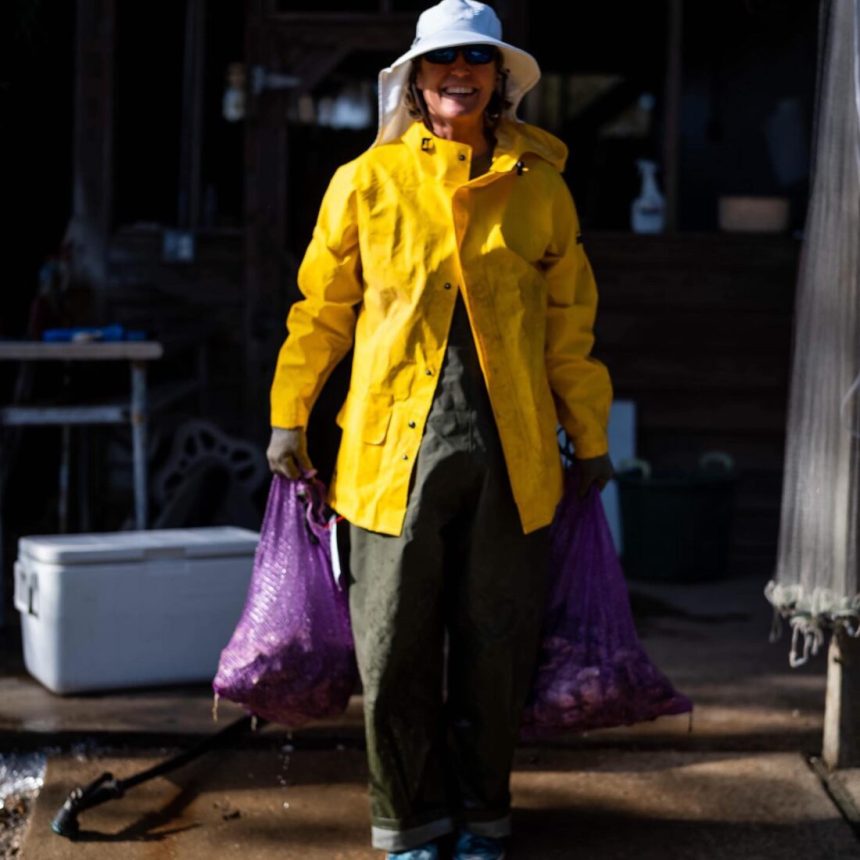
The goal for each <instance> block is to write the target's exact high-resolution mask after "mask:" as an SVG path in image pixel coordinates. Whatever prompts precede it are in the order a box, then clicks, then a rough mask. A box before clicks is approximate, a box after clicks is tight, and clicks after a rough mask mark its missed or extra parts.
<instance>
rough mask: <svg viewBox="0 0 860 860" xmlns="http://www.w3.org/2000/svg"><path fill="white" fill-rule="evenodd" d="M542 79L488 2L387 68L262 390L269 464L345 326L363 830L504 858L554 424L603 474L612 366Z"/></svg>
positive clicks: (461, 1) (302, 414) (300, 417)
mask: <svg viewBox="0 0 860 860" xmlns="http://www.w3.org/2000/svg"><path fill="white" fill-rule="evenodd" d="M539 76H540V71H539V69H538V66H537V63H536V61H535V60H534V58H533V57H531V56H530V55H529V54H527V53H525V52H524V51H521V50H519V49H517V48H514V47H512V46H511V45H508V44H506V43H505V42H503V41H502V40H501V25H500V24H499V21H498V18H497V17H496V15H495V13H494V12H493V11H492V9H491V8H490V7H488V6H485V5H484V4H482V3H478V2H474V0H443V2H441V3H439V4H438V5H436V6H433V7H432V8H430V9H428V10H426V11H425V12H424V13H423V14H422V15H421V17H420V18H419V20H418V28H417V35H416V39H415V42H414V43H413V46H412V48H411V49H410V50H409V51H408V52H407V53H406V54H404V55H403V56H402V57H401V58H400V59H399V60H397V61H396V62H395V63H394V64H393V65H392V66H391V67H390V68H388V69H385V70H383V71H382V72H381V73H380V78H379V83H380V120H379V134H378V136H377V139H376V142H375V143H374V145H373V147H371V149H370V150H369V151H368V152H366V153H364V154H363V155H361V156H360V157H359V158H357V159H356V160H355V161H352V162H350V163H349V164H347V165H345V166H343V167H341V168H340V169H339V170H338V171H337V172H336V174H335V176H334V178H333V180H332V182H331V184H330V186H329V189H328V191H327V192H326V195H325V198H324V200H323V203H322V207H321V210H320V214H319V219H318V223H317V226H316V228H315V230H314V235H313V239H312V241H311V243H310V246H309V248H308V251H307V254H306V256H305V258H304V260H303V262H302V265H301V268H300V271H299V286H300V288H301V290H302V292H303V294H304V296H305V299H304V300H303V301H301V302H298V303H297V304H296V305H294V306H293V308H292V309H291V311H290V314H289V318H288V322H287V327H288V331H289V334H288V337H287V339H286V341H285V343H284V345H283V347H282V349H281V352H280V354H279V357H278V365H277V369H276V372H275V378H274V383H273V386H272V427H273V430H272V438H271V442H270V445H269V450H268V457H269V461H270V465H271V467H272V469H273V470H274V471H277V472H281V473H283V474H285V475H288V476H289V477H297V476H298V475H299V474H300V473H301V471H302V470H304V471H307V470H309V469H311V468H312V467H311V464H310V461H309V459H308V456H307V449H306V444H305V434H304V428H305V426H306V424H307V420H308V415H309V413H310V410H311V407H312V405H313V403H314V400H315V398H316V396H317V394H318V392H319V390H320V388H321V387H322V385H323V383H324V381H325V380H326V378H327V376H328V374H329V373H330V372H331V370H332V368H333V367H334V365H335V364H336V363H337V361H338V360H339V359H340V358H341V357H342V356H343V355H344V354H345V353H346V352H347V351H348V350H349V348H350V347H351V346H354V357H353V367H352V378H351V382H350V388H349V393H348V395H347V398H346V401H345V403H344V405H343V408H342V409H341V411H340V413H339V415H338V423H339V425H340V426H341V427H342V429H343V436H342V441H341V447H340V450H339V452H338V458H337V464H336V468H335V474H334V476H333V478H332V484H331V488H330V503H331V505H332V507H333V508H334V509H335V510H336V511H338V512H339V513H340V514H342V515H343V516H344V517H345V518H346V519H347V520H348V521H349V523H350V542H351V549H350V592H349V600H350V614H351V618H352V625H353V633H354V636H355V642H356V654H357V658H358V664H359V669H360V672H361V678H362V682H363V689H364V709H365V723H366V734H367V753H368V765H369V770H370V794H371V812H372V825H373V826H372V841H373V845H374V846H375V847H377V848H381V849H385V850H387V851H389V852H390V853H389V857H394V858H407V859H408V860H435V858H436V857H438V840H439V839H441V838H443V837H445V836H447V834H449V833H457V838H456V846H455V849H454V856H455V857H456V858H460V860H466V858H473V860H484V859H485V858H486V859H487V860H490V858H500V857H502V856H503V853H504V843H505V839H506V837H507V836H508V835H509V833H510V818H509V811H510V793H509V781H510V771H511V763H512V757H513V751H514V745H515V742H516V738H517V729H518V724H519V715H520V713H521V711H522V707H523V704H524V701H525V698H526V696H527V693H528V688H529V683H530V680H531V675H532V672H533V669H534V664H535V658H536V654H537V647H538V636H539V630H540V623H541V615H542V609H543V600H544V592H545V559H546V544H547V532H548V528H547V527H548V525H549V523H550V522H551V520H552V517H553V512H554V510H555V507H556V505H557V503H558V501H559V499H560V496H561V489H562V470H561V464H560V458H559V452H558V447H557V443H556V426H557V422H558V421H559V420H560V421H561V422H562V424H563V425H564V427H565V428H566V430H567V432H568V433H569V434H570V436H571V437H572V439H573V440H574V444H575V447H576V455H577V457H578V459H579V460H580V464H581V470H582V475H583V479H582V487H581V489H582V490H583V491H585V490H586V489H587V487H588V486H589V485H590V484H591V483H592V482H595V483H597V484H598V485H599V486H600V487H601V488H602V487H603V486H604V485H605V483H606V482H607V480H609V478H610V477H611V475H612V467H611V464H610V462H609V458H608V456H607V440H606V423H607V416H608V411H609V403H610V399H611V387H610V382H609V377H608V374H607V373H606V370H605V368H604V367H603V366H602V365H601V364H600V363H598V362H597V361H595V360H593V359H591V358H590V357H589V353H590V350H591V345H592V341H593V336H592V325H593V321H594V312H595V307H596V300H597V296H596V289H595V284H594V279H593V276H592V274H591V269H590V267H589V264H588V261H587V259H586V257H585V254H584V252H583V248H582V245H581V240H580V235H579V229H578V222H577V217H576V212H575V209H574V206H573V201H572V199H571V197H570V194H569V192H568V190H567V187H566V185H565V183H564V181H563V179H562V177H561V175H560V173H559V171H560V169H561V168H562V166H563V163H564V160H565V157H566V148H565V146H564V144H562V143H561V141H559V140H558V139H556V138H555V137H553V136H552V135H550V134H548V133H546V132H544V131H541V130H539V129H537V128H534V127H532V126H529V125H526V124H525V123H521V122H519V121H518V120H517V119H516V117H515V111H516V108H517V105H518V104H519V102H520V100H521V99H522V97H523V95H524V94H525V93H526V92H527V91H528V90H529V89H531V87H533V86H534V85H535V84H536V83H537V80H538V78H539Z"/></svg>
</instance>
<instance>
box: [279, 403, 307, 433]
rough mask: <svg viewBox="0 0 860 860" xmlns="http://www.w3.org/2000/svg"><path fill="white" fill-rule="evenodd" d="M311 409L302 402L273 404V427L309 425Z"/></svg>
mask: <svg viewBox="0 0 860 860" xmlns="http://www.w3.org/2000/svg"><path fill="white" fill-rule="evenodd" d="M309 417H310V410H308V409H307V408H305V407H304V406H303V405H302V404H301V403H294V404H290V405H287V404H283V405H278V406H274V405H273V406H272V408H271V412H270V423H271V426H272V427H284V428H291V427H307V426H308V418H309Z"/></svg>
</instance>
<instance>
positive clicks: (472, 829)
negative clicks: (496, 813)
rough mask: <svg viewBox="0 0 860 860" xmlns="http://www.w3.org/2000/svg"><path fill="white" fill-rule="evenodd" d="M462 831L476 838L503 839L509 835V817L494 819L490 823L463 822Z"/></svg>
mask: <svg viewBox="0 0 860 860" xmlns="http://www.w3.org/2000/svg"><path fill="white" fill-rule="evenodd" d="M463 829H465V830H468V831H469V833H474V834H475V835H476V836H491V837H493V838H494V839H504V838H505V837H506V836H510V835H511V816H510V815H505V816H504V817H503V818H495V819H493V820H492V821H468V820H464V821H463Z"/></svg>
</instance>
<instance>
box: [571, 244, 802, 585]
mask: <svg viewBox="0 0 860 860" xmlns="http://www.w3.org/2000/svg"><path fill="white" fill-rule="evenodd" d="M586 249H587V252H588V254H589V258H590V259H591V262H592V266H593V268H594V270H595V275H596V277H597V281H598V286H599V290H600V308H599V312H598V322H597V327H596V338H597V344H596V348H595V354H596V355H597V356H598V357H599V358H601V359H602V360H603V361H605V362H606V364H607V365H608V366H609V369H610V372H611V374H612V378H613V382H614V385H615V394H616V397H618V398H628V399H631V400H633V401H635V402H636V404H637V407H638V416H637V417H638V439H637V444H638V452H639V455H640V456H641V457H644V458H645V459H647V460H649V461H651V462H652V464H653V465H654V466H655V467H657V468H673V467H677V468H684V469H688V468H692V467H693V466H694V465H695V463H696V461H697V460H698V457H699V456H700V455H701V454H702V453H704V452H706V451H712V450H719V451H725V452H726V453H728V454H730V455H731V456H732V457H733V458H734V460H735V462H736V465H737V467H738V470H739V472H740V478H741V479H740V482H739V485H738V497H737V507H736V517H735V527H734V535H733V546H732V562H731V563H732V567H733V569H734V570H735V571H736V572H746V571H752V570H755V571H762V572H768V573H769V572H770V570H771V568H772V566H773V563H774V560H775V553H776V539H777V531H778V526H779V502H780V491H781V470H782V463H783V450H784V443H785V421H786V414H787V401H788V383H789V369H790V352H791V325H792V310H793V302H794V286H795V275H796V269H797V263H798V255H799V250H800V242H799V241H798V240H795V239H791V238H788V237H785V236H768V235H752V234H725V233H712V234H681V235H676V236H671V237H670V236H635V235H630V234H620V233H619V234H596V235H592V236H591V237H586Z"/></svg>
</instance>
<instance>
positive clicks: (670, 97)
mask: <svg viewBox="0 0 860 860" xmlns="http://www.w3.org/2000/svg"><path fill="white" fill-rule="evenodd" d="M668 8H669V21H668V31H669V32H668V50H667V62H666V87H665V91H664V96H663V98H664V101H665V109H664V116H665V121H664V128H665V131H664V137H663V191H664V192H665V195H666V232H667V233H674V232H675V231H676V230H677V229H678V141H679V139H680V134H681V60H682V57H681V46H682V43H683V0H670V2H669V7H668Z"/></svg>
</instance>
